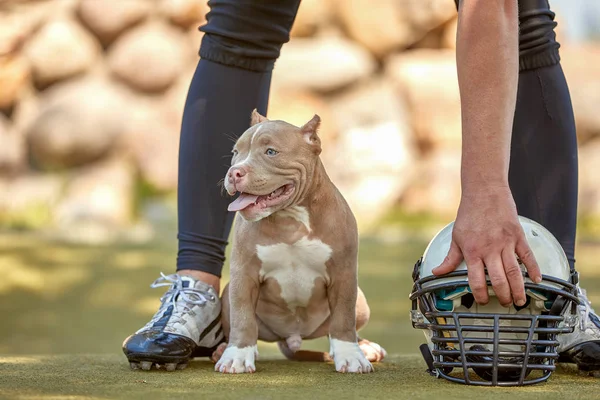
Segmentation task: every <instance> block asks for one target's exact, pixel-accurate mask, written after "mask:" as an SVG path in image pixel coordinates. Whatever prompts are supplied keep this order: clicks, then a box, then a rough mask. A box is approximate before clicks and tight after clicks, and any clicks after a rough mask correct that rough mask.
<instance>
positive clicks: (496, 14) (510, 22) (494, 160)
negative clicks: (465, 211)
mask: <svg viewBox="0 0 600 400" xmlns="http://www.w3.org/2000/svg"><path fill="white" fill-rule="evenodd" d="M518 57H519V52H518V9H517V0H463V1H462V4H461V7H460V13H459V23H458V36H457V49H456V58H457V69H458V82H459V87H460V96H461V108H462V125H463V126H462V132H463V133H462V135H463V145H462V147H463V150H462V169H461V180H462V188H463V195H464V194H469V193H473V192H477V191H478V190H480V189H486V188H489V187H492V186H496V187H497V186H505V187H508V165H509V156H510V138H511V131H512V123H513V116H514V111H515V102H516V95H517V83H518V71H519V59H518Z"/></svg>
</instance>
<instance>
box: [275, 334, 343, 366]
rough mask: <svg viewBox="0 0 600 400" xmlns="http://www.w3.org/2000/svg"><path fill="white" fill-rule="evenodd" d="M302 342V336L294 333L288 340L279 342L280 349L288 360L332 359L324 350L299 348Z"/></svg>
mask: <svg viewBox="0 0 600 400" xmlns="http://www.w3.org/2000/svg"><path fill="white" fill-rule="evenodd" d="M301 344H302V338H301V337H300V336H298V335H293V336H290V337H289V338H287V339H286V340H280V341H279V342H277V345H278V346H279V350H280V351H281V353H282V354H283V355H284V356H285V357H286V358H287V359H288V360H292V361H317V362H327V361H332V358H331V356H330V355H329V353H325V352H322V351H311V350H299V349H300V345H301Z"/></svg>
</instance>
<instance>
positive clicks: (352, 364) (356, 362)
mask: <svg viewBox="0 0 600 400" xmlns="http://www.w3.org/2000/svg"><path fill="white" fill-rule="evenodd" d="M330 344H331V351H330V354H331V356H332V357H333V362H334V363H335V370H336V371H338V372H351V373H358V374H366V373H369V372H373V366H372V365H371V363H370V362H369V360H367V358H366V357H365V355H364V353H363V352H362V350H361V349H360V347H359V346H358V343H356V342H347V341H345V340H338V339H330Z"/></svg>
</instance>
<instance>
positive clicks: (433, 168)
mask: <svg viewBox="0 0 600 400" xmlns="http://www.w3.org/2000/svg"><path fill="white" fill-rule="evenodd" d="M460 160H461V152H460V149H452V150H446V149H444V150H435V151H434V152H432V153H429V154H427V155H426V156H425V157H423V158H421V159H420V160H419V162H418V163H417V164H416V166H415V169H416V171H415V174H414V175H413V179H411V180H410V182H409V183H408V185H407V188H406V191H405V192H404V193H403V195H402V197H401V199H400V205H401V206H402V208H403V209H404V210H405V211H406V212H409V213H428V214H436V215H440V216H446V217H448V218H453V217H454V216H456V211H457V210H458V205H459V203H460V195H461V188H460Z"/></svg>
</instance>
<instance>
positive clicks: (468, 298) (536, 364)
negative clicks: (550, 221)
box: [410, 217, 579, 386]
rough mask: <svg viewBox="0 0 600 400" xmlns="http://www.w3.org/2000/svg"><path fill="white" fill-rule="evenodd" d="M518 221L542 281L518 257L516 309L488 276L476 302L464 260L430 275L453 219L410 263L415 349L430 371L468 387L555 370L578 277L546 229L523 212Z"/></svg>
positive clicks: (535, 377) (534, 378)
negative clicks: (418, 339) (484, 296)
mask: <svg viewBox="0 0 600 400" xmlns="http://www.w3.org/2000/svg"><path fill="white" fill-rule="evenodd" d="M519 222H520V223H521V226H522V227H523V230H524V232H525V236H526V238H527V242H528V243H529V246H530V248H531V250H532V251H533V253H534V255H535V257H536V260H537V262H538V264H539V266H540V269H541V272H542V282H540V283H537V284H536V283H534V282H533V281H532V280H531V279H529V276H528V275H527V272H526V269H525V266H524V265H523V264H522V263H521V261H520V260H519V259H518V257H517V261H518V262H519V265H520V267H521V270H522V272H523V277H524V282H525V291H526V295H527V302H526V303H525V305H524V306H522V307H517V306H516V305H514V304H513V305H511V306H510V308H505V307H503V306H501V305H500V303H499V301H498V299H497V298H496V296H495V293H494V291H493V289H492V285H491V283H490V280H489V277H488V280H487V284H488V292H489V296H490V299H489V303H488V304H486V305H479V304H477V303H476V302H475V301H474V297H473V295H472V294H471V289H470V288H469V281H468V276H467V266H466V264H465V262H464V261H463V262H462V263H461V264H460V265H459V266H458V268H457V269H456V270H455V271H453V272H451V273H448V274H446V275H443V276H439V277H438V276H435V275H433V273H432V270H433V269H434V268H435V267H437V266H438V265H440V264H441V263H442V261H443V260H444V258H445V257H446V255H447V254H448V250H449V249H450V244H451V241H452V228H453V226H454V222H453V223H451V224H449V225H447V226H446V227H445V228H443V229H442V230H441V231H440V232H439V233H438V234H437V235H436V236H435V237H434V238H433V240H432V241H431V242H430V243H429V245H428V246H427V249H426V250H425V253H424V254H423V257H421V259H420V260H419V261H418V262H417V263H416V265H415V268H414V272H413V281H414V286H413V291H412V293H411V294H410V299H411V300H412V310H411V320H412V325H413V327H414V328H417V329H423V330H424V333H425V337H426V339H427V344H426V345H425V344H424V345H422V346H421V353H422V354H423V357H424V358H425V361H426V363H427V365H428V367H429V369H428V372H429V373H430V374H432V375H434V376H437V377H441V378H445V379H447V380H449V381H452V382H458V383H463V384H470V385H488V386H520V385H528V384H534V383H539V382H543V381H545V380H547V379H548V378H549V376H550V374H551V373H552V371H554V370H555V365H554V364H555V361H556V360H557V359H558V353H557V346H558V344H559V342H558V340H557V337H558V335H560V334H563V333H569V332H572V331H573V326H574V325H575V324H576V318H574V317H573V315H576V313H575V312H574V311H575V309H576V306H577V304H578V303H579V300H578V297H577V287H576V284H577V282H578V277H577V273H576V272H575V271H571V269H570V267H569V263H568V261H567V257H566V255H565V253H564V251H563V249H562V247H561V246H560V244H559V243H558V241H557V240H556V239H555V238H554V236H553V235H552V234H551V233H550V232H549V231H548V230H547V229H545V228H544V227H543V226H542V225H540V224H538V223H537V222H534V221H532V220H530V219H527V218H524V217H519ZM515 257H516V255H515ZM486 276H487V275H486Z"/></svg>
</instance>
